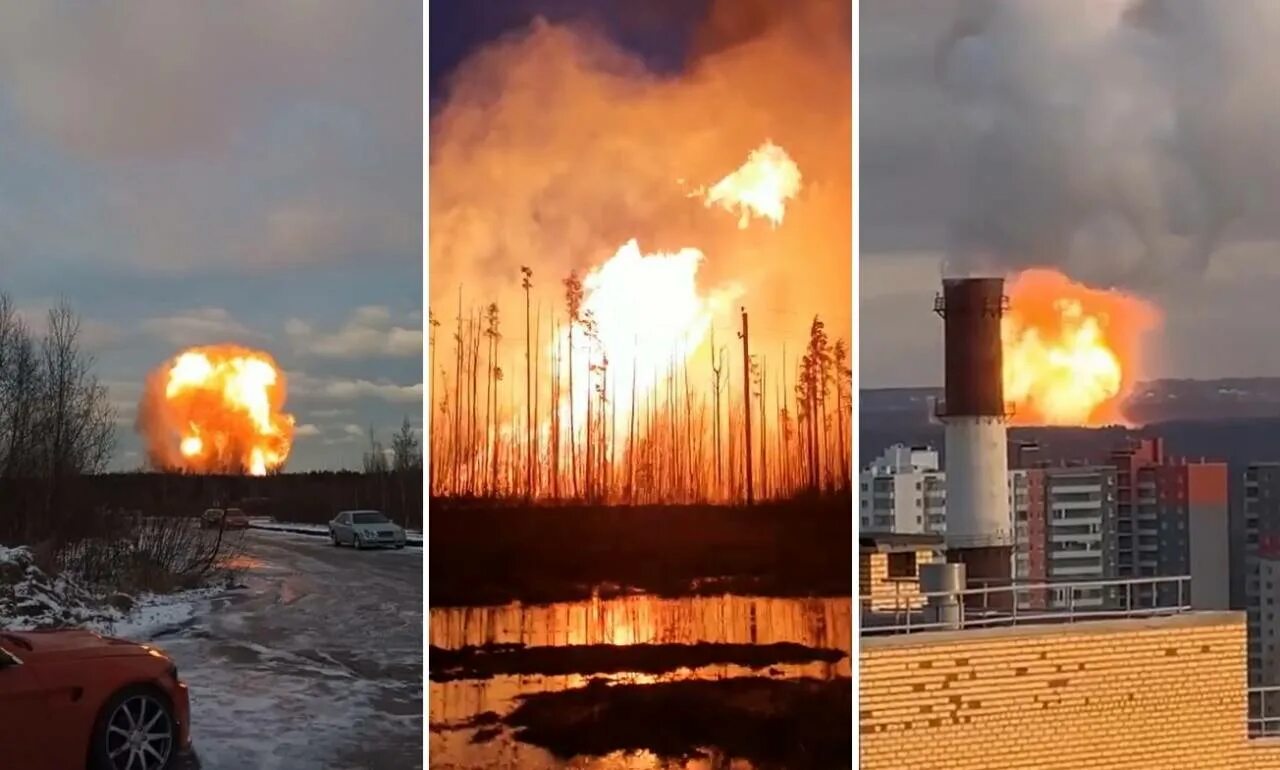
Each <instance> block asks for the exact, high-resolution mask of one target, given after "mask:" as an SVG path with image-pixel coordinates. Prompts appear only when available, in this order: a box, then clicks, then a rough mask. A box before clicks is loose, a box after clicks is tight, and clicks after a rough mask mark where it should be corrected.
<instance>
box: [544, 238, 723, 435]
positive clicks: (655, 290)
mask: <svg viewBox="0 0 1280 770" xmlns="http://www.w3.org/2000/svg"><path fill="white" fill-rule="evenodd" d="M702 259H703V254H702V252H700V251H698V250H697V249H692V248H686V249H681V250H680V251H678V252H676V253H674V254H662V253H653V254H645V253H642V252H641V251H640V246H639V244H638V243H637V242H636V241H635V240H634V239H632V240H631V241H628V242H627V243H626V244H624V245H623V246H622V248H620V249H618V251H617V253H616V254H614V255H613V256H612V257H611V258H610V259H609V260H607V261H606V262H605V263H604V264H602V265H600V266H599V267H597V268H595V269H594V270H592V271H591V272H590V273H588V274H587V275H586V276H585V277H584V278H583V279H582V289H583V301H582V308H581V322H580V323H577V324H574V325H573V327H572V336H570V333H569V330H566V331H565V333H564V334H562V335H561V339H560V340H558V341H557V342H556V346H557V347H558V348H559V349H560V350H564V349H567V347H568V346H569V345H572V347H573V349H574V350H576V351H581V352H582V354H583V355H580V356H578V358H577V359H576V360H575V361H574V364H573V369H574V373H573V376H574V394H573V396H574V407H573V408H574V409H575V414H582V413H583V412H584V411H585V410H586V408H587V402H588V400H589V396H590V392H591V390H590V388H591V374H592V373H593V372H595V373H599V374H602V375H603V378H604V379H605V382H604V383H603V384H604V386H605V387H606V388H607V389H608V397H609V400H610V401H611V402H612V403H613V406H614V408H615V409H618V410H620V411H621V413H622V414H624V415H625V414H626V413H627V411H628V409H629V408H630V406H631V394H632V385H633V383H635V384H636V387H637V388H638V389H639V390H640V391H641V392H648V391H649V390H651V389H652V388H653V387H654V386H655V385H656V384H657V382H658V380H660V379H661V378H664V377H666V376H667V374H668V373H669V372H670V371H671V370H672V369H673V368H674V367H675V366H676V365H677V364H678V363H679V362H680V361H683V360H685V359H686V358H687V357H688V356H689V355H690V354H691V353H692V352H693V351H695V350H697V348H698V346H699V345H701V344H702V342H703V340H704V339H705V337H706V335H707V330H708V329H710V327H711V321H712V318H714V317H715V315H716V314H717V313H718V312H721V311H722V310H724V309H725V308H727V307H728V306H729V303H731V302H732V301H733V300H734V299H735V298H737V297H738V296H740V295H741V292H742V290H741V288H740V287H738V286H736V285H730V286H726V287H723V288H719V289H716V290H714V291H712V292H710V293H709V294H708V295H707V296H705V297H704V296H702V295H701V294H699V292H698V287H697V281H696V276H697V272H698V265H699V263H700V262H701V261H702ZM556 354H557V355H559V353H556Z"/></svg>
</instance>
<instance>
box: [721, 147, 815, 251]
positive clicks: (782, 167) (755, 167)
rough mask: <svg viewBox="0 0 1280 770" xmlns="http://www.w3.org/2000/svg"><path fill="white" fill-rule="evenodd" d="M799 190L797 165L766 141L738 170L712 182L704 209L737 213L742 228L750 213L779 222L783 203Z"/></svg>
mask: <svg viewBox="0 0 1280 770" xmlns="http://www.w3.org/2000/svg"><path fill="white" fill-rule="evenodd" d="M798 192H800V167H799V166H797V165H796V163H795V161H793V160H791V156H790V155H788V154H787V151H786V150H784V149H782V148H781V147H779V146H778V145H776V144H774V143H773V142H772V141H769V140H766V141H765V143H764V144H762V145H760V147H759V148H757V149H755V150H752V151H751V155H750V157H748V158H747V162H746V163H744V164H742V166H741V167H739V168H738V170H736V171H734V172H733V173H731V174H729V175H728V176H726V177H725V178H724V179H721V180H720V181H719V182H716V184H715V186H713V187H712V188H711V189H710V190H708V191H707V192H706V194H705V195H704V196H703V202H704V203H705V204H706V206H707V207H708V208H710V207H711V206H716V205H718V206H720V207H721V208H723V209H724V210H725V211H728V212H731V213H732V212H733V211H735V210H736V211H737V212H738V215H739V216H738V228H739V229H741V230H745V229H746V228H747V225H748V224H750V223H751V217H752V216H753V215H754V216H756V217H759V218H761V219H768V220H769V221H770V222H772V223H773V226H774V227H777V226H778V225H780V224H782V217H783V216H784V215H785V214H786V202H787V201H788V200H789V199H791V198H794V197H795V196H796V193H798Z"/></svg>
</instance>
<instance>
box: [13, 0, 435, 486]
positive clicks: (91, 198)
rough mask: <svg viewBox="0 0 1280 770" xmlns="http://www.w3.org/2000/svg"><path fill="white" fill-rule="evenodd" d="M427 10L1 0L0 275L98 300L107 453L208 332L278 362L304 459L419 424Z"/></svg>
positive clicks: (126, 441)
mask: <svg viewBox="0 0 1280 770" xmlns="http://www.w3.org/2000/svg"><path fill="white" fill-rule="evenodd" d="M421 29H422V7H421V5H420V4H415V3H414V2H405V1H401V0H396V1H394V2H378V3H350V2H345V0H309V1H308V2H305V3H302V2H297V3H295V2H281V3H273V4H262V3H256V2H248V1H247V0H246V1H245V2H234V1H233V2H220V3H205V4H200V3H187V2H181V3H171V2H163V1H161V0H155V1H152V2H142V3H137V4H130V5H129V6H128V8H127V9H126V8H125V7H124V6H115V5H108V4H99V3H88V2H74V1H71V0H68V1H67V2H52V3H41V4H31V5H26V6H23V7H16V6H7V7H5V8H3V9H0V136H3V137H4V140H3V142H0V242H3V243H4V247H3V248H0V291H5V292H7V293H9V294H10V295H11V296H12V297H13V298H14V300H15V302H16V304H17V305H18V307H19V309H20V311H22V312H23V314H24V315H25V316H27V317H28V319H29V320H30V321H31V322H32V324H33V326H34V327H35V328H36V329H37V330H38V329H39V326H40V323H41V321H40V319H41V317H42V316H43V314H44V311H45V309H46V308H47V307H48V306H49V305H50V304H52V303H53V302H54V301H56V300H57V299H58V298H60V297H61V298H65V299H67V300H68V301H69V302H70V303H71V304H72V306H73V307H74V308H75V310H76V311H77V312H78V313H79V314H80V315H81V316H82V317H83V319H84V324H85V342H86V344H87V345H88V347H89V348H90V349H91V351H92V352H93V353H94V355H95V356H96V358H97V362H98V365H97V373H98V375H99V377H100V378H101V379H102V380H103V381H104V382H105V383H106V384H107V385H108V386H109V388H110V393H111V398H112V400H113V401H114V402H115V403H116V405H117V408H118V410H119V413H120V425H119V430H118V433H117V438H118V449H117V453H116V458H115V461H114V462H113V467H116V468H132V467H137V466H138V465H139V464H140V463H141V456H140V452H139V450H140V443H139V441H138V440H137V438H136V436H135V435H134V432H133V426H132V423H133V417H134V414H135V407H136V401H137V397H138V395H139V393H140V390H141V385H142V382H143V379H144V377H145V375H146V373H147V372H148V371H149V370H150V369H151V368H152V367H154V366H156V365H157V364H159V363H161V362H162V361H164V360H165V359H166V358H168V357H169V356H171V355H173V354H174V353H175V352H177V351H178V350H179V349H181V348H182V347H185V346H188V345H194V344H201V343H211V342H221V341H234V342H240V343H243V344H246V345H251V346H254V347H261V348H264V349H266V350H268V351H270V352H271V353H272V354H273V355H275V356H276V357H277V359H278V360H279V361H280V363H281V364H282V365H283V367H284V369H285V371H286V372H287V374H288V376H289V379H290V396H289V400H288V407H287V408H288V410H289V411H291V412H293V413H294V414H295V415H296V417H297V419H298V423H299V425H303V426H307V427H306V428H304V429H303V430H301V431H300V434H299V437H298V440H297V442H296V445H295V450H294V454H293V457H292V459H291V462H290V465H289V467H290V469H293V470H308V469H314V468H340V467H344V466H349V467H356V466H358V465H359V463H360V454H361V451H362V450H363V448H364V443H365V441H366V439H365V438H364V437H363V434H364V432H365V431H366V430H367V429H368V428H369V427H370V426H372V427H374V428H375V429H377V430H379V431H381V432H383V433H384V434H389V433H390V432H391V431H392V430H394V429H395V428H396V427H398V425H399V423H400V421H401V419H402V418H403V417H404V416H405V415H408V416H410V417H411V419H412V421H413V422H414V423H415V425H420V423H421V412H422V384H421V383H422V336H421V330H422V321H421V318H422V313H421V308H422V272H423V271H422V248H423V244H422V143H421V142H422V93H423V90H422V70H421V62H422V37H421Z"/></svg>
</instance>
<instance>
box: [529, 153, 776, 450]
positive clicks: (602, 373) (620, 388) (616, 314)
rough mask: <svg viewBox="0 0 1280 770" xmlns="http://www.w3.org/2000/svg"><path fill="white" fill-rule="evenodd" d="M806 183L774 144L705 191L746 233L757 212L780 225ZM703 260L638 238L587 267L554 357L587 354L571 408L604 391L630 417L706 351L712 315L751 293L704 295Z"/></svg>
mask: <svg viewBox="0 0 1280 770" xmlns="http://www.w3.org/2000/svg"><path fill="white" fill-rule="evenodd" d="M800 183H801V176H800V168H799V167H798V166H797V165H796V164H795V161H793V160H792V159H791V156H789V155H788V154H787V151H786V150H784V149H782V148H781V147H779V146H778V145H776V144H774V143H773V142H772V141H769V140H766V141H765V143H764V144H762V145H760V147H758V148H756V149H755V150H752V151H751V154H750V155H749V156H748V157H747V160H746V162H744V163H743V164H742V165H741V166H740V167H738V168H737V169H736V170H735V171H733V172H731V173H730V174H729V175H728V176H726V177H724V178H723V179H721V180H720V181H719V182H717V183H716V184H715V185H714V186H713V187H711V189H710V190H707V191H706V192H701V191H700V192H698V193H695V195H699V196H701V197H702V198H703V201H704V203H705V205H706V206H707V207H708V208H710V207H711V206H713V205H718V206H720V207H722V208H724V209H725V210H726V211H729V212H730V213H735V212H736V213H738V214H739V219H738V227H739V228H740V229H745V228H746V227H747V226H748V225H749V224H750V221H751V218H752V217H753V216H755V217H759V218H762V219H767V220H769V221H770V222H772V223H773V225H774V227H777V226H778V225H780V224H781V223H782V220H783V217H784V216H785V215H786V204H787V201H788V200H789V199H791V198H794V197H795V196H796V194H797V193H799V192H800ZM703 258H704V257H703V254H702V252H701V251H699V250H698V249H695V248H684V249H681V250H680V251H678V252H675V253H672V254H664V253H653V254H645V253H642V252H641V251H640V246H639V244H638V243H637V241H636V240H635V239H634V238H633V239H632V240H630V241H628V242H627V243H625V244H623V246H622V247H621V248H620V249H618V251H617V252H616V253H615V254H614V255H613V256H612V257H610V258H609V259H608V260H606V261H605V262H604V263H603V264H601V265H599V266H598V267H596V268H594V269H593V270H591V271H590V272H589V273H587V275H586V276H585V277H584V278H583V279H582V287H581V288H582V292H583V294H582V305H581V308H580V315H579V318H578V319H577V321H576V322H575V323H574V324H573V325H572V326H570V328H568V329H566V330H565V332H564V333H563V334H562V335H560V339H558V340H556V341H555V343H554V345H553V351H552V355H553V358H557V359H558V358H559V357H560V355H561V350H567V349H570V348H572V349H573V350H575V351H582V352H583V353H584V354H585V355H579V356H578V357H577V359H576V360H575V361H573V363H572V364H571V366H572V369H573V375H572V379H573V382H574V387H573V392H572V394H571V398H572V400H571V403H566V404H563V405H562V407H561V411H562V412H563V411H564V410H565V409H572V410H573V415H572V416H577V415H581V414H583V413H584V412H586V411H587V410H588V409H589V403H590V400H591V393H592V392H593V391H595V390H602V391H603V392H604V393H605V394H607V399H608V401H609V402H610V403H611V405H612V408H613V409H614V410H617V411H620V412H621V413H622V414H623V415H626V414H627V413H628V411H629V409H630V408H631V406H632V403H633V394H635V393H637V392H638V393H642V394H647V393H649V392H650V391H651V390H653V389H654V388H655V387H656V386H657V385H658V383H659V381H660V380H662V379H664V378H666V377H667V376H668V375H670V374H671V373H672V372H673V371H674V370H675V369H676V368H677V367H678V366H679V365H680V363H681V362H683V361H685V360H687V359H688V357H689V356H690V355H691V354H692V353H693V352H694V351H695V350H697V349H698V347H699V346H700V345H701V344H702V343H703V340H704V339H705V338H706V336H707V331H708V329H710V328H711V322H712V319H713V318H714V317H715V316H716V315H717V314H718V313H721V312H723V311H724V310H726V309H727V308H728V307H729V305H730V303H731V302H733V301H734V300H735V299H737V298H738V297H740V296H741V295H742V291H743V290H742V287H740V286H738V285H736V284H731V285H727V286H724V287H719V288H717V289H715V290H713V291H711V292H710V293H708V294H706V295H705V296H704V295H702V294H700V293H699V291H698V286H697V281H696V276H697V272H698V265H699V263H701V262H702V260H703ZM593 375H596V376H594V377H593ZM593 380H594V382H593ZM565 421H566V422H572V420H571V419H569V418H566V420H565ZM616 437H617V434H616V433H615V439H616Z"/></svg>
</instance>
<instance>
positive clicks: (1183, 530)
mask: <svg viewBox="0 0 1280 770" xmlns="http://www.w3.org/2000/svg"><path fill="white" fill-rule="evenodd" d="M1111 460H1112V463H1113V464H1114V465H1115V467H1116V538H1115V543H1114V555H1115V563H1116V576H1117V577H1121V578H1126V577H1156V576H1167V575H1190V576H1191V578H1192V579H1191V594H1192V595H1191V596H1189V597H1183V598H1184V599H1185V600H1186V601H1187V602H1189V603H1191V604H1194V605H1195V606H1196V607H1197V608H1199V609H1227V608H1228V607H1229V605H1230V574H1231V570H1230V547H1229V539H1230V521H1229V512H1228V504H1227V479H1228V471H1227V465H1226V463H1221V462H1206V461H1204V460H1200V461H1197V462H1188V461H1187V460H1186V459H1183V458H1173V457H1170V456H1169V455H1167V454H1166V453H1165V451H1164V442H1163V441H1162V440H1161V439H1158V438H1155V439H1144V440H1142V441H1140V442H1137V443H1135V444H1133V445H1131V446H1128V447H1124V448H1122V449H1118V450H1116V451H1115V452H1113V453H1112V455H1111ZM1150 591H1151V589H1150V588H1149V587H1140V588H1139V589H1136V595H1137V599H1136V600H1137V601H1148V600H1149V599H1150Z"/></svg>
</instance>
